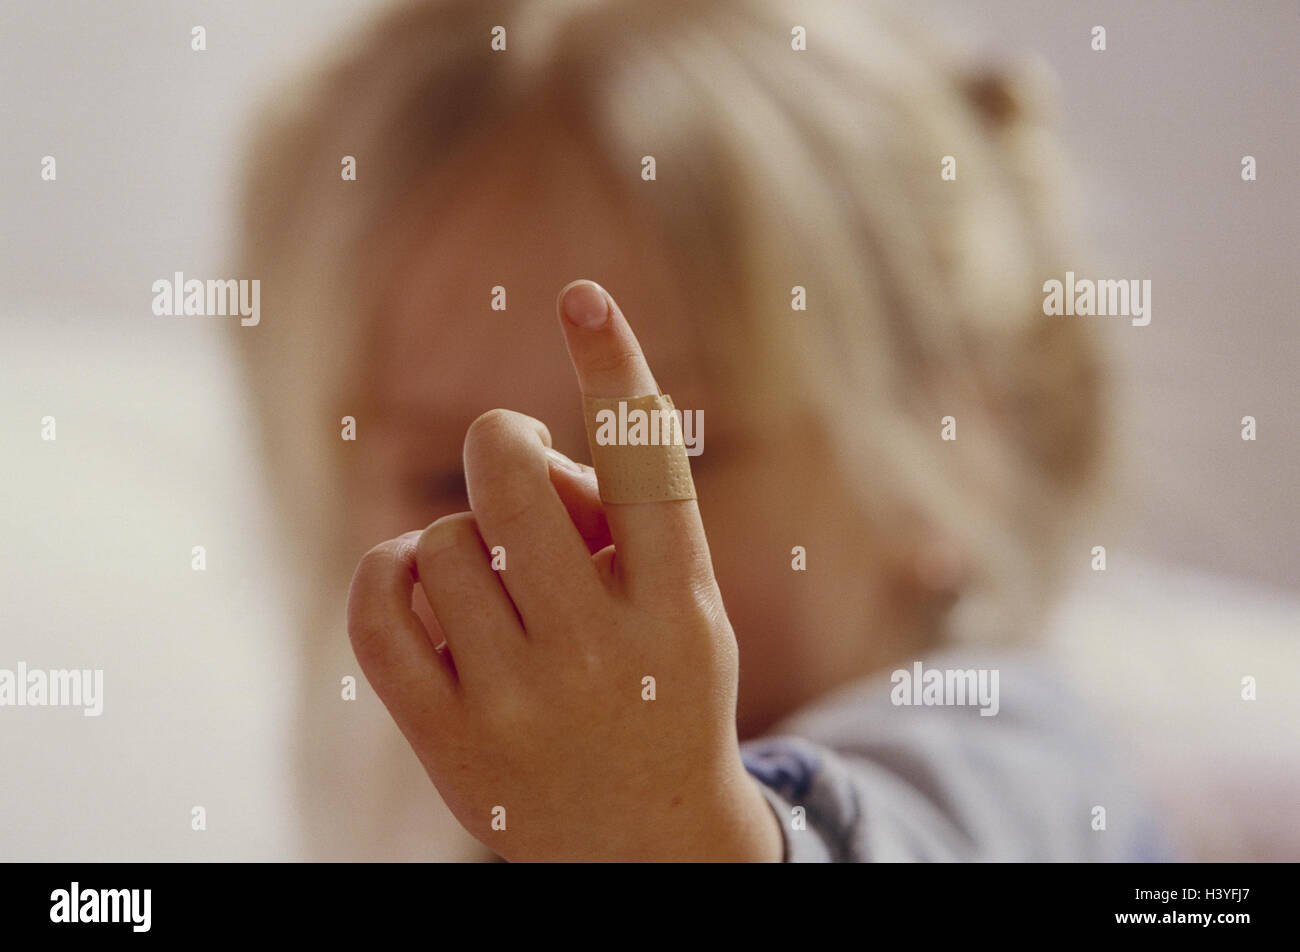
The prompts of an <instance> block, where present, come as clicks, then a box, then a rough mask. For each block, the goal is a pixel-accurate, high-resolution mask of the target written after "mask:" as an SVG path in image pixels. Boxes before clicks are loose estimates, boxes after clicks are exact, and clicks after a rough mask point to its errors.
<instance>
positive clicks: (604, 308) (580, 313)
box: [560, 281, 609, 330]
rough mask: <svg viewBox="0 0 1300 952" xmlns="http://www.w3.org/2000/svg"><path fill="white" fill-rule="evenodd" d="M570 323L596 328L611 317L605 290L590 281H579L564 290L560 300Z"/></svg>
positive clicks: (589, 328)
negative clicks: (562, 297)
mask: <svg viewBox="0 0 1300 952" xmlns="http://www.w3.org/2000/svg"><path fill="white" fill-rule="evenodd" d="M560 307H561V309H562V310H563V311H564V316H565V318H567V319H568V321H569V323H570V324H574V325H576V326H578V327H585V328H587V329H588V330H595V329H596V328H598V327H600V326H601V325H602V324H604V323H605V321H606V320H608V319H609V302H608V301H607V300H606V299H605V292H604V291H602V290H601V289H600V288H598V287H597V286H596V285H594V284H592V283H591V282H590V281H578V282H577V283H575V284H571V285H570V286H569V288H568V290H566V291H565V292H564V299H563V300H562V301H561V302H560Z"/></svg>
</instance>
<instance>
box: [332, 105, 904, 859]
mask: <svg viewBox="0 0 1300 952" xmlns="http://www.w3.org/2000/svg"><path fill="white" fill-rule="evenodd" d="M560 121H561V117H557V116H554V115H550V116H548V115H545V114H544V113H540V112H539V113H533V114H531V118H530V117H524V118H521V119H520V120H518V121H517V122H515V123H514V124H512V125H511V126H510V127H508V128H506V129H504V130H502V132H501V134H500V136H499V137H498V138H497V139H496V140H495V141H496V142H498V143H499V142H507V143H509V144H510V147H509V148H508V149H502V148H499V147H498V148H481V149H475V150H471V151H468V152H466V153H464V154H463V155H462V156H459V157H457V158H455V159H453V160H451V161H449V162H447V163H446V164H445V165H444V166H443V167H442V168H440V169H439V170H438V172H437V173H436V175H434V176H432V177H431V178H430V180H429V183H428V186H429V189H430V193H431V194H435V195H437V196H438V200H437V205H436V208H437V213H436V215H428V214H423V215H420V214H413V215H412V216H411V218H410V219H409V220H404V219H399V220H397V221H396V222H393V223H391V224H390V226H389V230H388V234H387V237H386V238H384V239H382V240H377V242H376V257H377V258H378V259H380V260H384V261H386V262H390V264H389V265H388V266H387V267H386V269H384V270H382V271H381V272H378V273H382V276H383V277H382V280H381V281H380V282H378V286H379V287H382V288H383V289H385V291H384V293H383V294H377V296H376V297H377V299H378V300H379V301H380V305H381V306H380V307H379V308H378V313H377V315H376V317H375V322H376V325H377V326H376V327H375V332H374V333H372V334H369V335H368V339H369V341H370V343H371V346H372V349H371V351H370V352H369V353H368V354H366V355H365V357H366V360H367V362H368V363H367V365H366V369H367V372H366V373H365V374H364V375H363V379H364V380H365V381H366V389H365V395H364V396H365V404H364V405H365V407H366V420H367V427H368V430H367V433H368V436H367V440H368V446H369V447H370V448H371V452H368V453H367V454H365V456H364V457H362V458H361V460H360V462H359V464H358V468H357V469H356V470H355V471H354V473H353V478H354V479H355V480H356V481H357V485H358V491H357V492H356V493H354V494H352V498H354V499H358V500H361V503H360V504H359V505H358V506H356V507H355V508H354V510H353V514H354V525H353V529H354V537H355V539H356V542H357V544H358V550H359V551H360V550H361V549H363V548H365V547H368V546H371V545H373V544H374V541H375V540H376V539H377V538H384V537H391V538H390V541H388V542H386V543H382V544H381V545H379V546H376V547H375V548H373V549H372V550H371V551H370V552H369V553H368V554H367V555H366V556H365V558H363V559H362V561H361V564H360V565H359V567H358V570H357V575H356V578H355V579H354V583H353V588H352V592H351V597H350V600H349V631H350V634H351V637H352V639H353V644H354V648H355V650H356V653H357V656H358V660H359V661H360V663H361V665H362V668H363V670H364V671H365V673H366V675H367V677H368V678H369V680H370V681H371V683H372V685H373V686H374V687H375V690H376V692H377V693H378V694H379V696H380V697H381V698H382V699H383V700H384V702H385V704H386V705H387V707H388V709H389V711H390V713H391V714H392V715H393V717H394V719H395V720H396V722H397V723H398V725H399V727H400V728H401V729H402V731H403V733H404V735H405V736H406V738H407V740H408V741H409V742H410V743H411V746H412V748H413V749H414V750H415V752H416V754H417V755H418V756H419V757H420V760H421V762H422V763H423V765H424V767H425V769H426V771H427V772H428V774H429V776H430V778H431V779H432V780H433V782H434V783H435V785H436V786H437V787H438V790H439V792H440V793H441V794H442V796H443V798H444V800H445V801H446V802H447V804H448V806H449V807H450V808H451V810H452V812H453V813H454V814H455V815H456V816H457V818H458V820H459V821H460V822H461V823H462V825H464V826H465V828H466V829H467V830H468V831H469V832H470V833H472V834H473V835H475V836H476V837H477V838H478V839H479V840H480V841H481V842H483V843H484V844H485V845H487V846H488V847H489V848H490V849H493V850H495V851H497V852H498V853H500V854H501V855H503V856H505V857H506V858H508V859H576V858H584V859H594V858H614V859H660V858H663V859H779V858H780V839H779V830H778V829H777V828H776V827H775V819H774V817H773V816H772V814H771V811H770V810H769V809H768V808H767V805H766V803H765V801H763V800H762V798H761V795H760V794H759V793H758V790H757V787H756V786H755V784H754V782H753V781H752V780H751V779H750V778H749V777H748V775H747V774H746V773H745V771H744V769H743V767H742V766H741V765H740V759H739V753H738V747H737V740H738V738H743V737H748V736H752V735H755V734H757V733H760V732H762V731H764V730H766V729H767V728H768V727H770V726H771V725H772V724H773V723H774V722H775V721H777V720H779V719H780V718H781V717H783V716H784V715H786V714H789V713H791V712H792V711H794V710H795V709H797V708H798V707H800V706H802V705H803V704H805V703H807V702H809V701H811V700H813V699H815V698H817V697H819V696H820V695H823V694H825V693H826V692H828V691H830V690H832V689H833V688H835V687H837V686H839V685H841V684H843V683H845V682H847V681H850V680H854V679H856V678H858V677H861V676H863V675H865V674H867V673H870V672H871V671H874V670H876V669H878V668H880V667H882V666H884V665H885V664H888V663H891V662H892V661H893V660H895V659H898V658H901V657H903V656H908V657H914V656H915V652H916V651H917V650H919V649H920V646H921V645H922V644H923V643H924V639H925V635H924V634H923V633H920V626H919V623H918V619H917V617H916V616H915V614H914V613H913V612H911V611H910V610H909V608H908V605H907V600H906V598H904V597H903V594H904V593H903V592H902V591H901V590H900V588H899V585H898V583H897V581H896V579H895V578H894V577H893V576H891V572H890V566H891V564H892V563H891V562H890V561H889V560H888V559H887V558H886V557H885V554H884V553H882V552H881V547H880V546H878V545H877V546H873V545H871V544H870V543H869V541H864V540H869V539H870V532H869V528H868V527H866V526H864V525H861V524H860V523H857V522H856V521H855V520H856V517H855V515H854V509H853V506H852V495H851V493H850V492H849V490H848V486H847V484H846V483H845V481H844V476H843V474H841V473H839V472H838V471H837V469H836V467H835V465H834V454H833V451H832V449H831V448H829V447H827V446H826V445H825V444H824V442H823V441H822V440H821V439H820V438H819V436H818V434H817V433H816V432H813V431H810V430H806V429H805V430H794V431H791V432H783V433H781V434H779V435H777V436H776V437H773V435H772V434H770V433H768V434H762V433H755V432H753V431H752V430H747V429H746V427H745V426H744V425H743V424H741V423H740V422H738V421H737V419H736V415H735V414H734V413H731V414H729V413H728V412H727V407H728V405H729V404H730V403H732V402H733V401H734V399H735V397H734V396H733V395H730V394H725V393H718V392H716V391H715V389H714V388H713V387H712V386H710V383H709V375H708V368H707V367H705V366H701V364H702V362H701V361H700V360H699V359H698V357H697V356H696V355H695V354H694V353H692V351H691V347H690V341H691V335H690V333H689V326H687V324H686V322H689V321H692V320H698V319H701V317H702V316H701V315H697V314H695V313H693V310H692V306H691V302H692V295H691V293H690V289H689V288H688V287H684V286H683V285H682V282H681V278H680V276H679V274H678V273H677V272H676V271H675V269H674V268H673V267H672V265H671V264H670V262H669V260H668V258H667V256H666V254H665V253H664V243H663V240H662V238H661V237H660V236H659V235H658V234H657V233H656V232H655V230H654V227H653V223H652V222H650V221H649V220H648V218H647V217H646V216H645V215H644V214H643V213H642V212H641V211H640V209H639V207H638V206H637V205H636V204H635V203H633V202H631V201H629V200H628V198H627V194H626V192H625V191H624V190H623V186H620V185H619V184H618V183H616V182H614V181H612V180H611V179H610V177H609V176H608V174H607V173H606V172H605V171H604V170H603V169H602V168H601V167H600V166H599V165H598V164H596V163H594V162H592V161H590V160H589V158H588V156H587V153H586V152H585V151H584V150H583V149H582V148H581V140H580V137H578V136H576V135H572V136H566V135H560V134H556V130H557V124H558V123H559V122H560ZM520 156H523V157H527V162H526V163H525V162H521V161H520V159H519V158H518V157H520ZM410 207H411V208H414V209H424V208H426V207H427V206H426V205H425V204H424V203H423V202H422V201H420V200H419V199H418V197H417V198H416V199H415V200H413V201H412V202H411V205H410ZM582 271H587V272H588V273H595V274H600V275H601V276H602V278H603V280H604V281H605V282H606V284H607V286H610V287H617V289H618V291H617V297H618V300H619V302H620V303H621V304H622V305H623V306H624V307H626V308H627V312H628V313H630V314H633V315H635V320H636V321H637V325H638V329H639V332H640V334H641V336H643V337H644V338H645V340H646V342H647V344H646V353H647V354H648V355H649V361H647V360H646V359H645V358H644V357H642V356H641V350H640V346H639V345H638V344H637V342H636V337H635V336H634V334H633V331H632V329H631V326H630V324H628V322H627V319H626V318H625V317H624V316H623V311H622V310H621V309H620V307H619V306H618V305H613V306H612V307H611V311H612V317H611V319H610V320H609V321H608V322H607V323H606V324H605V325H602V327H601V328H598V329H595V330H592V329H588V328H578V327H576V326H575V325H573V324H572V322H569V321H566V320H565V319H564V318H563V315H562V314H561V316H560V320H559V326H560V332H557V328H556V316H555V311H556V309H557V307H558V301H557V299H556V298H555V296H554V295H555V289H556V286H557V284H559V283H560V281H562V280H563V278H564V277H566V276H568V275H572V274H573V273H574V272H579V273H581V272H582ZM557 278H558V280H557ZM495 285H502V286H505V287H507V288H508V289H509V308H508V310H507V311H505V312H495V311H491V310H489V309H488V308H487V307H486V306H485V303H484V302H485V289H487V288H491V287H493V286H495ZM601 293H602V295H603V296H604V297H605V298H608V299H609V300H610V301H611V302H612V298H610V297H609V295H608V293H607V292H604V291H602V292H601ZM561 342H563V343H565V344H567V347H568V350H569V354H570V357H571V361H572V367H566V366H565V364H566V361H564V360H563V355H562V353H561V350H560V346H559V345H560V343H561ZM651 365H653V366H654V367H656V368H657V370H658V377H659V380H658V381H657V382H656V380H655V378H654V376H652V375H651V373H650V369H649V368H650V366H651ZM574 370H576V371H577V376H578V380H579V383H580V385H581V389H579V388H575V387H574V385H573V372H574ZM659 385H662V388H663V390H664V391H665V392H668V393H671V394H672V395H673V397H674V400H675V401H676V403H677V405H678V406H679V407H684V408H699V409H702V410H703V411H704V415H705V418H706V421H707V425H706V430H705V451H704V453H703V454H702V455H701V456H699V457H696V458H694V459H693V460H692V469H693V472H694V476H695V482H696V488H697V492H698V494H699V502H698V505H697V504H696V502H694V501H690V502H682V501H679V502H671V503H656V504H641V505H637V506H603V505H602V504H601V503H600V501H599V499H598V498H597V495H596V487H595V480H594V477H593V475H592V474H591V472H590V470H589V469H584V468H582V467H577V468H576V469H570V468H569V466H568V465H565V464H561V463H559V462H557V461H556V460H554V459H552V458H550V457H548V455H547V454H546V452H545V450H546V447H548V446H554V447H555V448H556V449H558V450H560V451H562V453H564V454H566V455H567V456H569V457H577V458H582V457H585V456H586V449H585V447H586V437H585V431H584V430H583V427H582V421H581V414H580V394H581V393H589V394H592V395H602V396H628V395H637V394H642V393H649V392H654V391H655V389H656V387H657V386H659ZM502 406H510V407H514V408H515V410H514V411H492V410H491V408H493V407H502ZM485 410H487V411H491V412H488V413H487V414H486V415H484V411H485ZM540 421H547V422H548V424H549V426H550V428H549V429H548V428H547V426H546V425H544V424H543V423H542V422H540ZM764 437H768V438H764ZM571 465H576V464H571ZM792 487H798V490H799V491H796V492H792V491H791V488H792ZM701 514H703V515H701ZM435 517H446V518H437V519H435ZM431 519H435V521H433V522H432V524H430V520H431ZM418 526H428V528H427V529H425V530H423V531H411V530H413V529H414V527H418ZM706 526H707V527H709V529H710V532H709V534H708V536H707V537H706V536H705V527H706ZM611 543H612V546H613V548H612V549H611V548H608V546H609V545H610V544H611ZM796 544H797V545H803V546H805V547H806V548H807V550H808V551H809V553H810V570H809V571H807V572H803V573H795V572H792V571H791V567H790V549H791V547H792V546H793V545H796ZM492 545H503V546H505V548H506V551H507V553H508V570H507V571H506V572H501V573H497V572H493V571H492V570H491V568H490V557H489V555H488V549H487V547H489V546H492ZM614 553H617V555H615V554H614ZM814 567H815V570H814ZM412 595H414V611H412V610H411V607H410V606H411V605H412ZM809 632H816V633H817V637H815V638H814V637H809V636H808V635H806V634H804V633H809ZM737 638H739V647H737ZM444 641H445V642H446V648H445V650H443V651H441V652H440V651H437V650H435V646H437V645H439V644H440V643H442V642H444ZM645 675H653V676H654V677H655V678H656V680H657V683H658V685H659V688H658V699H657V700H656V701H654V702H646V701H643V700H642V699H641V678H642V677H643V676H645ZM497 805H501V806H505V807H506V809H507V816H508V823H507V829H506V830H505V831H500V830H493V829H491V826H490V821H491V809H492V807H493V806H497Z"/></svg>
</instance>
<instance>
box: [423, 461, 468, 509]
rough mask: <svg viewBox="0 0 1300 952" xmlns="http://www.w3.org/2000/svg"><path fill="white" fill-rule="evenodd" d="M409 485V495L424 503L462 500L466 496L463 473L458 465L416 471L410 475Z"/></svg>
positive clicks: (464, 499)
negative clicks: (435, 469) (448, 467)
mask: <svg viewBox="0 0 1300 952" xmlns="http://www.w3.org/2000/svg"><path fill="white" fill-rule="evenodd" d="M410 487H411V495H412V496H414V497H417V498H418V499H419V500H420V501H421V502H424V503H434V504H436V503H445V502H448V501H455V502H462V501H466V500H467V498H468V497H467V496H466V495H465V473H464V471H463V470H461V469H460V467H456V468H455V469H446V470H438V471H434V472H425V473H417V474H415V475H414V476H412V477H411V480H410ZM462 508H463V507H462Z"/></svg>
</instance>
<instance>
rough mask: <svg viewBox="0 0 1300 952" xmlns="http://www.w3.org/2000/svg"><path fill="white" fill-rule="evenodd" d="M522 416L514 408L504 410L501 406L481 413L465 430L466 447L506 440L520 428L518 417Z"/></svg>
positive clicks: (490, 444)
mask: <svg viewBox="0 0 1300 952" xmlns="http://www.w3.org/2000/svg"><path fill="white" fill-rule="evenodd" d="M521 416H522V414H519V413H516V412H515V411H513V410H503V409H501V408H500V407H497V408H496V409H493V410H488V411H487V412H486V413H480V414H479V415H478V416H476V417H475V418H474V422H472V423H471V424H470V425H469V429H468V430H467V431H466V432H465V445H466V447H469V446H471V445H473V446H479V445H485V446H492V445H494V444H496V443H499V442H501V441H503V440H505V439H506V438H508V437H509V436H510V434H511V433H512V432H514V431H515V430H517V429H518V423H519V420H518V418H519V417H521Z"/></svg>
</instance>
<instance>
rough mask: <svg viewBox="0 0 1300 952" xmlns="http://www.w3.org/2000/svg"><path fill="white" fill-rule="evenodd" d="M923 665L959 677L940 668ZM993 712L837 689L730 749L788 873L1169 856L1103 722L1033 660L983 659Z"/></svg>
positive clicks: (866, 686)
mask: <svg viewBox="0 0 1300 952" xmlns="http://www.w3.org/2000/svg"><path fill="white" fill-rule="evenodd" d="M928 664H929V665H930V666H933V667H938V668H944V669H946V668H948V667H952V666H954V665H959V666H961V667H960V669H961V670H969V669H970V665H969V663H967V662H965V660H964V659H958V658H953V657H947V658H945V657H939V658H936V659H935V660H934V661H933V662H929V663H928ZM985 664H995V665H996V666H997V667H996V669H997V670H998V672H999V680H998V684H999V694H1000V697H999V703H998V708H997V713H996V714H994V715H992V716H986V715H982V714H981V713H980V709H979V708H978V707H976V706H973V705H933V706H928V705H923V704H905V703H896V702H895V700H893V699H891V687H892V686H893V685H892V683H891V680H890V679H889V678H888V677H884V678H875V679H871V680H868V681H864V682H860V683H859V684H857V685H853V686H851V687H850V688H848V689H846V690H843V691H840V692H837V693H836V694H835V695H833V696H831V697H830V698H828V699H827V700H826V701H824V702H819V703H818V704H817V705H815V706H814V707H812V708H809V709H807V710H805V711H803V712H801V713H800V714H798V715H796V716H795V717H793V718H791V719H789V720H787V721H785V722H783V723H782V724H781V725H778V728H777V730H776V731H775V732H774V734H773V735H772V736H768V737H763V738H760V739H758V740H754V741H750V742H748V743H746V744H744V745H742V748H741V755H742V759H743V761H744V764H745V767H746V769H747V770H748V771H749V773H750V774H751V775H752V776H753V777H754V778H755V779H756V780H758V782H759V785H760V787H761V789H762V791H763V794H764V796H765V797H766V798H767V801H768V804H769V805H770V806H771V808H772V811H773V813H774V814H775V815H776V817H777V819H778V821H779V822H780V826H781V831H782V837H783V839H784V845H785V860H786V861H787V862H867V861H871V862H898V861H932V862H933V861H938V862H943V861H949V862H951V861H1089V860H1091V861H1126V860H1127V861H1153V860H1164V859H1171V858H1173V857H1172V856H1171V855H1170V854H1169V850H1168V849H1167V847H1166V845H1165V837H1164V835H1163V832H1162V831H1161V830H1160V828H1159V827H1158V825H1157V824H1156V823H1155V822H1154V820H1153V816H1152V814H1151V812H1150V811H1149V808H1148V807H1147V806H1146V804H1145V802H1144V801H1143V798H1142V796H1141V794H1140V792H1139V790H1138V788H1137V785H1136V784H1135V783H1134V782H1132V781H1131V780H1130V779H1129V777H1128V775H1127V773H1126V772H1125V771H1124V770H1122V769H1121V768H1120V767H1119V766H1118V764H1119V760H1118V758H1116V757H1115V756H1114V754H1115V750H1114V749H1113V748H1114V747H1115V746H1117V745H1114V744H1112V742H1111V741H1109V740H1108V739H1107V737H1108V735H1107V733H1106V731H1105V729H1104V727H1103V725H1102V724H1101V723H1100V722H1099V721H1098V720H1097V719H1096V717H1095V715H1094V714H1093V713H1092V712H1091V711H1089V710H1088V709H1087V708H1086V707H1085V706H1084V705H1083V703H1082V702H1081V701H1079V700H1078V699H1077V698H1076V697H1074V696H1073V695H1072V694H1070V693H1069V692H1067V691H1066V689H1065V687H1064V682H1063V681H1062V680H1061V679H1059V678H1057V677H1055V676H1053V675H1052V674H1051V673H1050V672H1049V670H1047V669H1044V668H1043V667H1042V666H1041V665H1040V664H1037V663H1032V662H1031V663H1026V662H1025V661H1023V660H1019V659H1012V658H1006V659H995V660H993V661H986V662H985Z"/></svg>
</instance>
